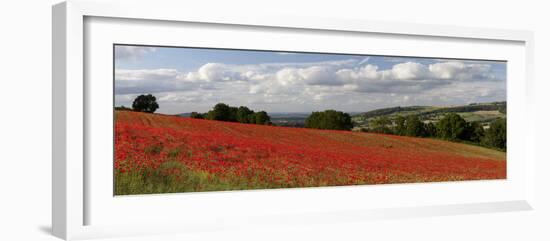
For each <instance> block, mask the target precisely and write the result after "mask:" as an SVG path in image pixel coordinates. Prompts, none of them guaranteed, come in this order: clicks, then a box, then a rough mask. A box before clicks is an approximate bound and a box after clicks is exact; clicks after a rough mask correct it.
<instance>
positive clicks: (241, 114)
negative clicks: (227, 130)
mask: <svg viewBox="0 0 550 241" xmlns="http://www.w3.org/2000/svg"><path fill="white" fill-rule="evenodd" d="M253 115H254V111H252V110H250V109H248V107H246V106H240V107H239V108H238V109H237V114H236V116H237V121H238V122H240V123H256V117H255V116H254V118H252V116H253Z"/></svg>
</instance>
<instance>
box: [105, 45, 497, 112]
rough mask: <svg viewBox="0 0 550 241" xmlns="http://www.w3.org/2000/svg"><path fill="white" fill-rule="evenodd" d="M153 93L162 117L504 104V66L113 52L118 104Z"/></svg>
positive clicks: (163, 50) (162, 50) (191, 51)
mask: <svg viewBox="0 0 550 241" xmlns="http://www.w3.org/2000/svg"><path fill="white" fill-rule="evenodd" d="M146 93H151V94H153V95H155V96H156V97H157V99H158V101H159V105H160V108H159V110H158V112H161V113H167V114H174V113H182V112H191V111H201V112H204V111H207V110H208V109H210V107H211V106H213V105H214V104H216V103H218V102H224V103H227V104H230V105H236V106H240V105H246V106H249V107H251V108H253V109H255V110H266V111H268V112H310V111H318V110H323V109H338V110H343V111H350V112H351V111H353V112H356V111H367V110H371V109H376V108H382V107H389V106H398V105H399V106H407V105H458V104H468V103H472V102H487V101H502V100H505V99H506V63H505V62H496V61H471V60H454V59H435V58H406V57H389V56H369V55H342V54H319V53H288V52H274V51H250V50H225V49H201V48H174V47H144V46H124V45H117V46H115V105H117V106H119V105H125V106H131V102H132V100H133V98H135V96H137V95H139V94H146Z"/></svg>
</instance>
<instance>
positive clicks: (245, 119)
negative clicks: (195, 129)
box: [190, 103, 271, 125]
mask: <svg viewBox="0 0 550 241" xmlns="http://www.w3.org/2000/svg"><path fill="white" fill-rule="evenodd" d="M190 117H191V118H197V119H209V120H217V121H228V122H239V123H249V124H259V125H269V124H271V117H270V116H269V115H268V114H267V112H265V111H260V112H254V111H253V110H251V109H249V108H248V107H246V106H240V107H233V106H229V105H227V104H224V103H218V104H216V105H215V106H214V108H213V109H212V110H210V111H208V112H207V113H204V114H201V113H197V112H191V116H190Z"/></svg>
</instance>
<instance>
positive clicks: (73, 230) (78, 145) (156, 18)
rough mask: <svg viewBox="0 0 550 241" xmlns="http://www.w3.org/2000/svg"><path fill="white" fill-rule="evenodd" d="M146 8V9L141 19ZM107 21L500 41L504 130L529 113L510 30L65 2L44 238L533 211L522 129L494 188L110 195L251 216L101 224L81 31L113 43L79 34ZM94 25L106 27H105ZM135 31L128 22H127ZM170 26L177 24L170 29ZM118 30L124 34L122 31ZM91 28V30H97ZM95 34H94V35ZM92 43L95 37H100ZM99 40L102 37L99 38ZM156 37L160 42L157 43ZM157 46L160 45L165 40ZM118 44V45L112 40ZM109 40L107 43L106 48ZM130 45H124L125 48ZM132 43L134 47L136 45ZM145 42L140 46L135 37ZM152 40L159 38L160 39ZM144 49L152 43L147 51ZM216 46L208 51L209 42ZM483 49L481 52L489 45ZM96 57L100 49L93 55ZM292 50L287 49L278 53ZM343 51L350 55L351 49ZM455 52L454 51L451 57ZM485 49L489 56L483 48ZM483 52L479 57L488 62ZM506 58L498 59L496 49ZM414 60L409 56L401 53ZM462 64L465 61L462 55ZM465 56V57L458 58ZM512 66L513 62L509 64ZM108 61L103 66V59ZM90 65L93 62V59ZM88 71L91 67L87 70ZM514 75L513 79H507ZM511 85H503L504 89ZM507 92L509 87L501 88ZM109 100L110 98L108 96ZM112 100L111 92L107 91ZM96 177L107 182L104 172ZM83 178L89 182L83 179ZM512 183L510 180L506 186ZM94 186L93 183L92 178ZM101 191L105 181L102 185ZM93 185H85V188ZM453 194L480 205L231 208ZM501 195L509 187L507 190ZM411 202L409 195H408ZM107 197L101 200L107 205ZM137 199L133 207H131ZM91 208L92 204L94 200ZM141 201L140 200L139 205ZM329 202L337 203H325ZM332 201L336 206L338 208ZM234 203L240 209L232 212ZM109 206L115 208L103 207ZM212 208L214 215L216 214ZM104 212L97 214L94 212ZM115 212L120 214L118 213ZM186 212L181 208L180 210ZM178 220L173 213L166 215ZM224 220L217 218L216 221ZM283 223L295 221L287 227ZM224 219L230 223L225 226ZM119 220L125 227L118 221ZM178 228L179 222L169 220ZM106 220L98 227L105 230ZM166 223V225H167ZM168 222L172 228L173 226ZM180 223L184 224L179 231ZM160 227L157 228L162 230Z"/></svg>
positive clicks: (56, 52)
mask: <svg viewBox="0 0 550 241" xmlns="http://www.w3.org/2000/svg"><path fill="white" fill-rule="evenodd" d="M152 8H154V9H155V11H150V9H152ZM103 18H109V19H115V20H120V21H122V22H125V21H126V22H131V21H139V22H138V24H139V23H146V22H153V23H154V24H151V25H149V27H148V28H150V29H151V30H154V29H155V26H160V25H163V24H168V23H170V24H171V25H174V26H175V25H178V24H207V25H212V26H223V28H224V29H231V28H253V29H256V30H262V31H270V30H271V31H273V30H277V32H284V31H294V30H299V31H301V32H304V33H307V32H308V31H310V32H311V31H313V32H315V33H316V34H321V35H322V34H329V33H331V34H335V35H338V34H339V33H340V34H343V33H357V34H374V35H384V36H391V37H392V38H397V39H399V38H413V39H414V38H419V39H423V40H420V41H431V40H434V39H435V40H434V41H443V42H444V41H448V40H452V41H450V42H453V41H454V42H453V43H449V44H455V45H457V46H459V45H460V44H461V43H462V42H464V44H468V42H469V41H474V42H476V43H478V44H482V45H487V46H491V45H495V43H502V44H503V45H510V46H514V47H511V49H513V50H510V53H511V52H514V53H513V54H512V53H511V54H510V56H512V55H513V56H516V57H513V58H515V59H514V61H512V62H513V63H514V64H513V65H512V68H514V69H513V70H511V71H512V73H515V75H511V76H517V77H518V78H516V79H514V80H513V81H514V82H512V84H513V86H509V88H508V89H509V90H508V93H509V94H508V98H509V99H512V98H513V99H514V103H512V104H511V105H510V110H509V113H510V115H511V116H517V119H516V120H513V121H511V122H510V124H509V129H512V130H513V129H514V126H519V125H526V124H528V121H529V118H528V117H529V116H530V108H528V107H529V103H530V101H531V99H530V98H529V93H531V92H532V91H533V90H532V89H531V83H532V74H533V70H532V66H533V63H532V61H533V34H532V33H531V32H529V31H518V30H496V29H481V28H466V27H456V26H439V25H421V24H409V23H390V22H370V21H359V20H350V19H321V18H300V17H293V16H277V15H273V16H270V15H261V16H259V15H253V14H252V13H251V14H250V15H247V16H242V15H239V16H236V15H235V16H231V15H226V16H212V15H208V14H206V13H204V12H201V11H196V10H195V9H190V8H188V7H187V6H186V4H185V3H183V2H178V1H154V2H153V1H150V2H131V3H129V2H116V1H112V2H95V1H85V0H72V1H67V2H64V3H60V4H58V5H55V6H54V7H53V19H52V22H53V34H52V35H53V56H52V58H53V67H52V68H53V70H52V73H53V100H52V101H53V114H52V116H53V120H52V122H53V150H52V153H53V167H52V177H53V180H52V184H53V187H52V188H53V193H52V199H53V200H52V203H53V207H52V227H53V234H54V235H55V236H58V237H60V238H63V239H67V240H69V239H84V238H94V237H112V236H123V235H139V234H157V233H172V232H193V231H201V230H202V231H203V230H210V229H212V230H214V229H218V228H231V227H236V226H237V227H238V226H244V225H259V226H267V225H273V224H277V225H292V224H293V223H296V222H307V223H327V222H328V223H330V222H341V221H346V220H357V221H361V220H371V219H385V218H399V217H423V216H433V215H451V214H467V213H482V212H498V211H514V210H530V209H532V208H533V207H532V205H533V199H534V190H533V189H534V166H535V163H534V162H535V160H534V159H535V158H534V154H533V151H532V150H531V149H530V148H532V147H533V146H534V145H533V143H534V135H533V132H532V131H533V130H531V129H528V130H527V131H526V132H523V133H521V135H519V134H514V132H512V133H510V134H511V135H510V136H511V137H516V140H513V141H512V142H511V143H510V144H511V145H512V146H514V147H513V148H511V150H510V152H509V153H508V156H509V158H510V157H511V158H512V159H511V160H516V161H514V162H512V163H514V164H513V165H510V166H509V168H513V170H512V171H513V172H517V175H515V174H514V175H512V176H513V177H514V178H511V179H508V180H505V181H502V182H499V181H496V182H464V183H461V184H459V185H453V186H450V184H448V183H440V184H427V185H429V186H424V185H419V186H412V187H411V186H407V187H402V186H399V185H397V186H383V187H377V186H368V187H355V186H353V187H338V188H312V189H294V190H289V191H287V190H269V191H264V190H260V191H247V192H220V193H209V194H200V195H171V196H166V195H152V196H148V197H133V198H132V199H131V200H130V199H117V198H113V197H112V196H111V197H110V198H111V199H112V200H113V201H112V202H113V203H119V204H120V203H123V204H124V206H128V207H131V208H144V207H145V206H144V205H147V203H149V204H151V203H163V204H162V205H163V206H170V205H172V206H171V207H173V206H174V205H177V204H178V203H182V202H186V203H187V204H188V205H197V206H196V207H197V208H195V209H197V210H199V211H200V209H201V208H203V209H204V208H206V207H207V206H200V205H199V203H210V204H214V203H213V201H214V200H224V201H227V202H234V203H235V206H234V208H235V209H236V210H240V209H244V208H245V207H247V208H249V209H251V210H252V211H250V212H251V213H244V214H242V215H237V214H232V213H231V212H228V213H226V214H224V213H223V212H221V214H219V215H220V216H216V214H211V215H210V216H208V214H207V215H206V218H204V219H193V220H190V219H188V220H180V219H178V217H176V214H174V216H173V217H172V216H170V215H171V214H170V213H167V212H165V211H167V210H169V209H158V210H154V209H153V208H151V209H150V210H146V211H144V212H143V213H142V214H143V217H142V218H139V217H132V218H134V219H135V221H136V222H137V223H138V224H139V222H143V220H145V219H147V220H154V222H155V223H157V224H158V225H156V226H152V225H150V223H148V224H147V225H144V227H140V228H136V226H135V225H136V224H133V225H130V224H127V225H123V224H120V223H128V221H130V220H128V219H126V220H120V221H121V222H113V223H107V222H106V221H105V219H106V218H105V217H109V216H108V215H112V216H113V217H112V219H113V220H114V221H116V220H117V216H116V215H117V213H116V212H114V210H115V209H109V208H107V205H110V204H105V205H104V204H101V205H95V207H98V208H90V206H91V205H90V202H95V203H98V202H103V203H105V202H111V201H109V200H110V199H109V200H107V201H105V200H104V201H95V200H96V198H95V197H92V196H94V195H95V194H94V191H92V190H94V188H95V189H97V187H98V186H99V189H101V185H106V184H103V183H102V184H99V185H97V184H94V185H92V184H91V183H90V182H92V183H93V180H94V178H93V175H89V174H86V173H87V171H89V169H91V168H95V167H94V166H93V165H95V164H90V162H87V161H86V160H85V159H86V158H85V157H86V156H87V155H90V153H89V152H90V150H89V148H90V146H89V143H87V142H86V138H87V137H86V135H89V133H90V130H89V129H87V128H89V122H90V119H89V118H90V117H89V116H90V113H89V112H90V111H92V110H91V109H92V108H91V107H90V105H89V103H88V102H89V99H88V98H93V97H90V96H93V95H101V94H105V93H108V91H111V90H104V91H105V92H104V93H101V92H103V90H97V87H99V88H101V87H100V86H97V87H96V86H95V85H93V86H90V85H89V83H86V81H85V78H89V76H88V75H87V74H86V69H87V68H96V67H94V66H95V65H94V64H93V63H94V60H89V59H88V57H89V56H87V54H89V53H90V52H89V49H86V48H88V47H90V48H94V50H95V48H96V47H94V46H95V45H93V44H92V45H91V46H90V45H87V43H86V41H89V40H90V39H88V38H87V37H86V36H87V35H89V34H90V33H91V34H92V35H93V34H96V33H98V35H96V37H99V38H94V37H92V38H91V39H94V41H96V40H97V41H96V42H101V41H105V42H107V43H114V42H113V41H115V40H113V39H112V38H116V36H114V37H113V36H107V34H105V32H102V30H101V28H99V27H98V28H95V27H94V30H90V29H87V28H86V24H87V23H86V21H88V20H90V19H103ZM103 23H107V24H111V23H109V21H105V22H103ZM132 24H135V23H132ZM175 27H178V26H175ZM117 28H128V27H127V26H126V25H124V24H121V25H120V26H117ZM96 29H99V30H96ZM102 34H103V35H102ZM100 35H101V36H100ZM104 35H105V36H107V37H105V38H104V37H102V36H104ZM162 36H165V35H162ZM165 38H166V37H165ZM118 40H120V39H118ZM109 41H111V42H109ZM126 41H129V40H126ZM135 41H137V42H134V43H140V41H138V40H135ZM142 41H145V42H146V43H148V42H147V41H150V40H147V39H142ZM159 41H160V40H159ZM166 41H167V42H168V43H170V41H168V40H166ZM149 44H159V43H158V42H156V43H150V42H149ZM211 44H216V43H211ZM488 48H490V47H488ZM99 49H101V47H99ZM281 50H291V49H281ZM350 51H351V50H350ZM459 51H460V49H459ZM488 51H489V50H488ZM491 51H492V53H494V54H495V55H494V56H500V55H498V54H497V53H496V52H499V51H498V47H494V49H493V50H491ZM491 51H489V52H487V53H488V54H491ZM503 52H505V51H503ZM410 54H413V53H410ZM426 54H428V55H437V53H427V52H426ZM462 57H464V56H462ZM466 57H467V56H466ZM516 60H517V61H516ZM110 61H112V60H110ZM95 62H97V61H95ZM96 69H97V68H96ZM516 69H517V72H516ZM508 83H509V85H510V82H508ZM510 87H513V88H510ZM94 88H95V89H96V92H94V93H90V92H89V91H90V89H94ZM109 93H110V92H109ZM110 94H112V93H110ZM103 175H111V173H104V174H103ZM90 176H92V179H90V180H92V181H90V180H88V179H87V178H88V177H90ZM515 177H517V178H515ZM95 180H97V179H95ZM106 183H108V182H106ZM92 186H94V187H93V188H92ZM450 188H451V189H452V188H454V189H456V190H457V191H460V190H466V189H468V188H470V189H472V190H475V191H476V192H479V193H480V196H479V197H474V196H471V194H468V195H470V196H467V197H465V198H463V199H457V198H455V199H453V198H452V197H451V198H449V199H448V200H444V201H441V202H422V201H421V200H416V201H414V200H413V201H411V202H409V203H407V204H405V205H404V204H403V203H404V202H389V200H386V201H387V202H383V201H384V199H380V200H378V202H379V203H381V204H379V205H378V206H377V205H375V203H372V207H371V208H360V206H359V204H355V205H354V204H349V207H350V208H348V209H338V208H336V206H331V205H329V204H327V203H324V204H323V203H321V204H319V205H311V207H310V208H309V209H307V210H306V209H302V210H300V209H299V208H300V207H302V208H304V207H306V205H307V204H306V203H305V202H304V203H302V206H300V204H297V206H296V207H297V208H296V209H297V210H291V211H289V210H290V209H292V207H291V206H288V205H286V204H287V203H283V204H281V205H280V206H278V207H275V208H270V209H268V208H264V209H262V206H261V205H256V206H254V205H248V206H246V205H245V206H242V204H237V202H239V201H242V200H254V201H256V202H269V200H273V199H274V198H275V199H276V198H277V197H280V196H284V197H285V198H292V199H296V200H311V199H313V198H319V199H323V198H324V197H326V195H331V196H341V197H346V198H351V199H354V200H361V197H362V196H364V195H366V194H367V193H371V194H376V195H380V196H382V197H384V195H387V196H386V197H391V196H395V193H396V192H402V191H407V192H412V191H418V192H421V191H423V190H426V195H427V196H429V195H433V194H429V193H437V192H445V190H447V189H450ZM494 188H501V189H502V190H501V191H498V192H497V191H495V192H494V194H495V198H489V196H487V198H483V197H482V196H483V195H481V193H485V194H486V195H489V194H491V193H492V190H494ZM507 188H509V189H507ZM412 194H414V193H412ZM106 198H108V197H106ZM140 198H141V200H140ZM98 200H99V199H98ZM143 200H145V201H143ZM332 201H335V202H338V201H339V199H335V200H332ZM340 201H341V200H340ZM239 205H241V206H239ZM112 207H115V206H112ZM217 208H219V210H218V209H217ZM217 208H213V210H218V211H220V210H222V208H224V207H217ZM102 209H103V212H102V211H101V210H102ZM129 210H130V211H131V209H128V210H123V211H121V212H120V213H118V214H119V215H121V214H123V213H124V212H125V211H129ZM262 210H265V212H264V213H261V215H260V216H254V215H252V212H261V211H262ZM155 211H161V213H163V216H162V219H160V218H159V216H158V215H157V216H155V215H156V214H155ZM186 211H190V210H186ZM175 213H177V212H175ZM94 215H95V216H98V217H103V218H100V219H97V220H99V221H98V222H95V221H94V222H91V221H90V216H94ZM193 215H195V216H199V214H198V212H197V213H192V214H191V216H193ZM224 215H225V216H224ZM289 218H292V219H293V220H296V221H293V222H292V221H291V222H288V221H286V220H288V219H289ZM229 220H230V221H231V222H230V223H231V224H228V223H229V222H227V221H229ZM122 221H124V222H122ZM174 221H178V222H174ZM104 222H105V223H104ZM169 223H172V225H167V224H169ZM173 223H179V224H178V225H173ZM183 223H185V225H183ZM162 224H164V225H162Z"/></svg>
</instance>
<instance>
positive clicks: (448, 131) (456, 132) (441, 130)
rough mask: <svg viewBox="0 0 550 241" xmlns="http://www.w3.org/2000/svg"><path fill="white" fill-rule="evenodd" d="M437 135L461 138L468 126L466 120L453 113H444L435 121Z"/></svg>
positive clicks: (453, 138)
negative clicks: (443, 115)
mask: <svg viewBox="0 0 550 241" xmlns="http://www.w3.org/2000/svg"><path fill="white" fill-rule="evenodd" d="M436 127H437V135H438V137H440V138H443V139H446V140H452V141H456V140H461V139H462V140H463V139H464V136H465V134H466V129H467V127H468V125H467V123H466V121H465V120H464V119H463V118H462V117H460V115H458V114H455V113H450V114H447V115H445V117H443V119H441V120H440V121H439V122H437V125H436Z"/></svg>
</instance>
